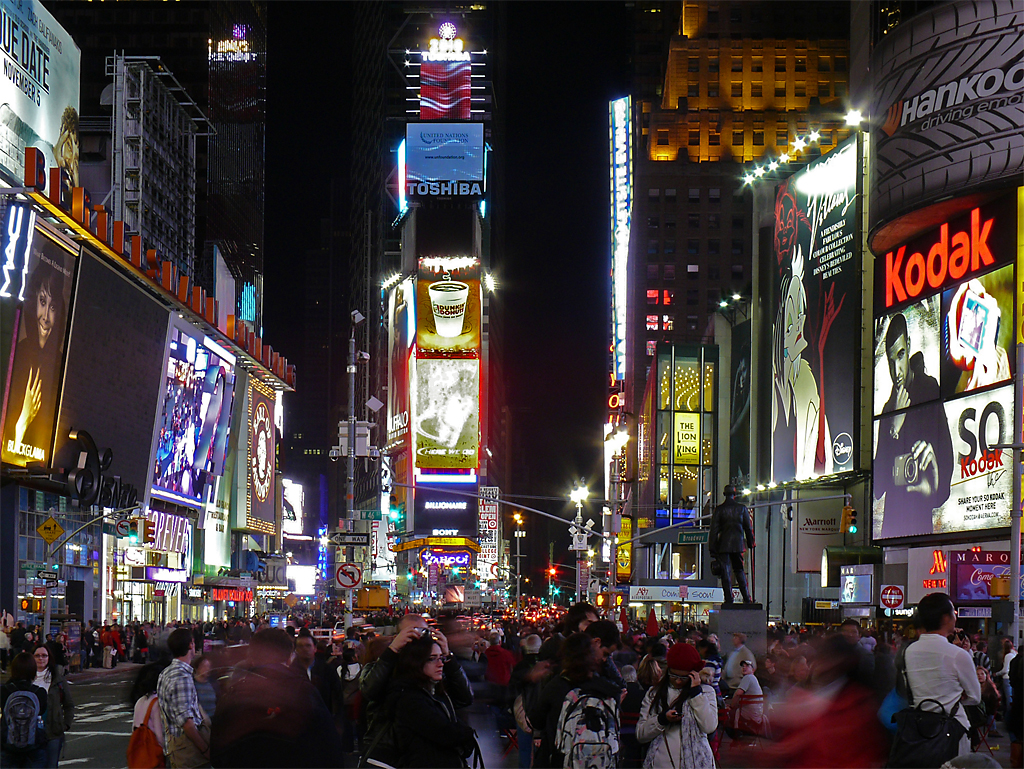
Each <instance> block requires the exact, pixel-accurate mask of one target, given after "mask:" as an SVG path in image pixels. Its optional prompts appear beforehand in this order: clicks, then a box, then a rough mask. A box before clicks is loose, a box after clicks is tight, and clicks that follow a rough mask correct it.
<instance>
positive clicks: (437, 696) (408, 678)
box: [388, 632, 477, 767]
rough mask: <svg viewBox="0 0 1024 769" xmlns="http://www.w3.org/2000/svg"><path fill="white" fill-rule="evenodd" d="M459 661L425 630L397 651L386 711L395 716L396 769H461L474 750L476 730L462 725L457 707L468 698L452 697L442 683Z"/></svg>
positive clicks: (467, 704)
mask: <svg viewBox="0 0 1024 769" xmlns="http://www.w3.org/2000/svg"><path fill="white" fill-rule="evenodd" d="M451 666H454V667H455V668H458V666H459V662H458V660H456V659H455V658H454V657H453V656H452V655H450V654H447V653H445V652H444V651H442V649H441V645H440V644H439V643H437V642H436V641H435V640H434V639H433V638H432V637H431V635H430V633H429V632H424V633H423V634H422V635H421V636H420V637H419V638H417V639H415V640H413V641H410V642H409V643H407V644H406V645H405V646H403V647H402V649H401V651H399V653H398V662H397V664H396V666H395V678H394V681H393V683H392V688H391V693H390V695H389V700H388V707H389V709H390V712H391V713H393V714H394V719H393V722H394V725H395V744H396V746H397V753H398V755H397V757H396V763H395V765H396V766H399V767H403V766H417V767H463V766H468V762H467V759H468V758H469V757H470V756H472V755H473V751H474V750H475V749H477V744H476V732H474V731H473V729H472V728H471V727H469V726H466V725H465V724H463V723H461V722H460V721H459V719H458V717H457V716H456V713H455V710H456V708H464V707H468V706H469V705H471V704H472V699H470V700H469V701H462V700H459V699H458V698H455V699H453V698H452V697H451V696H449V694H448V693H447V692H446V691H445V686H444V679H445V673H446V671H449V672H450V670H451Z"/></svg>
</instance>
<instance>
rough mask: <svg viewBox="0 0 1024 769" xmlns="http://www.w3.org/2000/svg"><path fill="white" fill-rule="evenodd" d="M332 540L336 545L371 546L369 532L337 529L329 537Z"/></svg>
mask: <svg viewBox="0 0 1024 769" xmlns="http://www.w3.org/2000/svg"><path fill="white" fill-rule="evenodd" d="M329 539H330V540H331V542H333V543H334V544H335V545H339V546H345V547H369V546H370V534H369V532H363V533H359V532H347V531H336V532H334V533H333V534H331V536H330V537H329Z"/></svg>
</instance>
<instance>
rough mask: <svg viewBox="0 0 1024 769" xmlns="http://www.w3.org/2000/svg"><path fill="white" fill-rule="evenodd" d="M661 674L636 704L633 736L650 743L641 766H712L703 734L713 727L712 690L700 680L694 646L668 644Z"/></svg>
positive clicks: (700, 663)
mask: <svg viewBox="0 0 1024 769" xmlns="http://www.w3.org/2000/svg"><path fill="white" fill-rule="evenodd" d="M666 662H667V666H668V669H667V670H666V672H665V676H664V678H662V679H661V681H660V682H659V683H658V685H657V686H654V687H652V688H651V689H650V691H648V692H647V696H646V697H644V703H643V705H641V706H640V720H639V721H638V722H637V726H636V737H637V739H638V740H639V741H640V742H641V743H650V747H649V748H648V749H647V756H646V758H644V769H653V767H658V769H662V768H664V769H713V767H714V766H715V758H714V755H712V753H711V745H710V744H709V743H708V735H709V734H711V733H712V732H714V731H715V729H717V728H718V704H717V701H716V699H715V690H714V689H712V688H711V687H710V686H708V685H707V684H702V683H701V682H700V675H699V671H700V669H701V668H703V667H704V661H703V660H702V659H701V657H700V654H698V653H697V649H696V648H695V647H693V646H691V645H690V644H685V643H677V644H675V645H674V646H673V647H672V648H671V649H669V650H668V656H667V657H666Z"/></svg>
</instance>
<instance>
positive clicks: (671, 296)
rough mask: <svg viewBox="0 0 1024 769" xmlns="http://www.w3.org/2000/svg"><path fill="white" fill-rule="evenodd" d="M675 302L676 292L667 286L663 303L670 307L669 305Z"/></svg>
mask: <svg viewBox="0 0 1024 769" xmlns="http://www.w3.org/2000/svg"><path fill="white" fill-rule="evenodd" d="M675 303H676V292H675V291H673V290H671V289H668V288H666V289H665V293H664V298H663V300H662V304H663V305H665V306H666V307H668V306H669V305H673V304H675Z"/></svg>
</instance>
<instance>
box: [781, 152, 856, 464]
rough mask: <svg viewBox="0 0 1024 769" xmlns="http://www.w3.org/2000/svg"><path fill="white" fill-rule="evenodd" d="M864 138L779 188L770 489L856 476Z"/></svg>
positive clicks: (831, 154)
mask: <svg viewBox="0 0 1024 769" xmlns="http://www.w3.org/2000/svg"><path fill="white" fill-rule="evenodd" d="M857 139H858V137H856V136H853V137H850V139H848V140H847V141H846V142H844V143H843V144H841V145H840V146H839V147H837V148H836V149H835V150H833V151H832V152H830V153H829V154H827V155H825V156H823V157H821V158H819V159H818V160H815V161H814V162H813V163H811V164H810V165H808V166H807V168H805V169H804V170H802V171H800V172H799V173H796V174H794V175H793V176H791V177H790V178H789V179H787V180H786V181H785V182H783V183H782V184H781V185H779V188H778V192H777V194H776V200H775V236H774V248H773V254H774V258H773V260H772V263H771V266H770V270H771V280H772V285H771V290H772V293H773V296H774V312H775V319H774V325H773V327H772V382H773V385H772V412H771V414H772V422H771V424H772V434H771V447H772V456H771V470H772V472H771V474H772V479H773V480H774V481H776V482H779V483H782V482H786V481H791V480H794V479H796V480H804V479H808V478H815V477H818V476H823V475H832V474H834V473H839V472H844V471H847V470H853V469H854V461H853V458H854V456H855V446H854V442H853V440H854V436H856V435H857V433H858V431H857V429H856V414H857V409H856V405H857V383H858V379H859V367H858V362H859V354H858V343H857V338H858V336H857V334H851V330H855V329H857V328H859V327H860V297H859V276H860V255H859V250H858V241H859V238H858V232H859V226H858V210H859V205H858V195H857V179H858V173H857V169H858V168H859V162H858V156H859V152H860V149H859V146H858V143H857Z"/></svg>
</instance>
